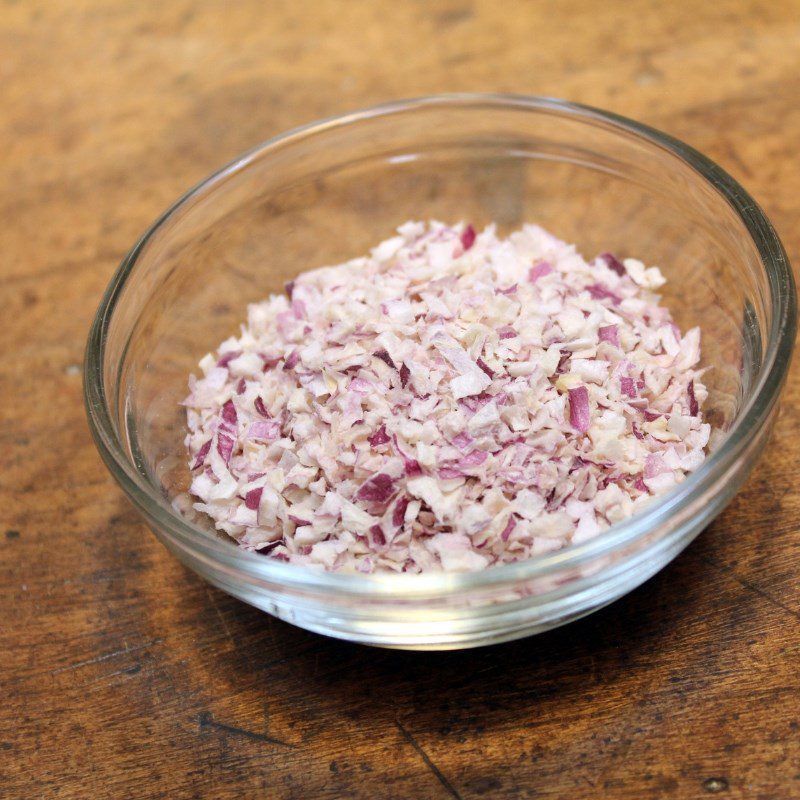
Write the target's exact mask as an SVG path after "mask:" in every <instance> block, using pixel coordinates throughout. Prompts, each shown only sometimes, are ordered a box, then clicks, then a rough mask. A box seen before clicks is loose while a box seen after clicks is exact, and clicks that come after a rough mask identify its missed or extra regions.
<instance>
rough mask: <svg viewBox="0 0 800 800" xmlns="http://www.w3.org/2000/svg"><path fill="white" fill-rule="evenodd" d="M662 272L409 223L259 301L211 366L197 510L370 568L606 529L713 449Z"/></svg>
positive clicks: (195, 385)
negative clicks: (663, 292)
mask: <svg viewBox="0 0 800 800" xmlns="http://www.w3.org/2000/svg"><path fill="white" fill-rule="evenodd" d="M663 283H664V278H663V276H662V275H661V273H660V271H659V270H658V269H657V268H656V267H650V268H646V267H645V265H644V264H642V263H641V262H640V261H637V260H635V259H632V258H626V259H624V260H619V259H618V258H617V257H616V256H614V255H612V254H610V253H604V254H602V255H600V256H598V257H597V258H595V259H594V260H593V261H588V262H587V261H585V260H584V259H583V258H582V257H581V255H580V254H579V253H577V252H576V249H575V247H574V246H572V245H569V244H566V243H565V242H562V241H561V240H559V239H557V238H556V237H554V236H552V235H551V234H549V233H548V232H546V231H545V230H543V229H542V228H540V227H538V226H536V225H525V226H524V227H523V228H522V229H521V230H519V231H517V232H515V233H512V234H511V235H510V236H509V237H508V238H505V239H503V238H499V237H498V236H497V233H496V230H495V226H494V225H489V226H488V227H487V228H486V229H485V230H484V231H482V232H481V233H476V231H475V230H474V229H473V227H472V226H470V225H456V226H448V225H444V224H441V223H438V222H430V223H427V224H426V223H420V222H408V223H406V224H405V225H402V226H401V227H400V228H399V229H398V235H397V236H395V237H393V238H391V239H388V240H386V241H384V242H382V243H381V244H379V245H378V246H377V247H375V248H374V249H373V250H372V251H371V253H370V254H369V255H368V256H365V257H363V258H356V259H354V260H352V261H350V262H348V263H346V264H342V265H339V266H334V267H324V268H320V269H314V270H312V271H309V272H305V273H303V274H301V275H299V276H298V277H297V278H295V280H294V281H292V283H291V284H290V285H288V286H287V288H286V294H285V295H280V296H272V297H269V298H268V299H267V300H266V301H264V302H262V303H257V304H254V305H251V306H250V307H249V311H248V320H247V325H245V326H243V328H242V333H241V336H239V337H238V338H231V339H228V340H227V341H225V342H223V343H222V344H221V345H220V347H219V349H218V351H217V353H216V354H215V355H207V356H206V357H205V358H204V359H203V360H202V361H201V362H200V367H201V369H202V373H203V375H202V377H201V378H195V377H194V376H192V377H191V379H190V390H191V393H190V395H189V397H188V399H187V400H186V406H187V414H188V428H189V434H188V436H187V439H186V445H187V447H188V450H189V455H190V459H189V466H190V469H191V471H192V483H191V489H190V492H191V494H192V495H193V496H194V497H195V498H196V499H197V501H198V502H196V503H195V505H194V508H195V509H196V510H197V511H199V512H202V513H204V514H207V515H208V516H209V517H210V518H211V519H212V520H213V521H214V523H215V524H216V527H217V528H218V529H219V530H221V531H223V532H225V533H226V534H228V535H229V536H231V537H232V538H233V539H235V540H236V541H237V542H238V543H239V544H240V545H241V546H243V547H245V548H247V549H249V550H256V551H258V552H260V553H262V554H265V555H268V556H270V557H271V558H275V559H279V560H281V561H288V562H291V563H293V564H303V565H311V566H316V567H318V568H326V569H330V570H341V571H360V572H363V573H371V572H378V571H387V570H389V571H397V572H425V571H430V570H457V571H463V570H477V569H483V568H484V567H488V566H491V565H493V564H498V563H505V562H512V561H518V560H521V559H526V558H530V557H531V556H535V555H537V554H540V553H545V552H548V551H552V550H556V549H558V548H561V547H564V546H565V545H568V544H577V543H580V542H583V541H586V540H587V539H590V538H591V537H594V536H597V535H598V534H599V533H600V532H601V531H603V530H604V529H606V528H608V527H609V526H610V525H612V524H614V523H616V522H619V521H620V520H623V519H625V518H626V517H628V516H630V515H631V514H633V513H634V512H635V511H637V510H638V509H639V508H641V506H642V504H643V503H646V502H648V501H649V500H650V499H651V498H652V497H653V496H654V495H659V494H662V493H663V492H666V491H668V490H669V489H670V488H671V487H673V486H675V485H676V483H678V482H679V481H681V480H683V479H684V477H685V476H686V474H687V473H688V472H690V471H692V470H694V469H696V468H697V467H698V466H699V465H700V464H701V462H702V461H703V459H704V457H705V448H706V444H707V442H708V438H709V433H710V426H709V425H708V424H706V423H704V422H703V421H702V417H701V412H700V408H701V407H702V404H703V402H704V400H705V399H706V396H707V391H706V388H705V386H704V385H703V383H702V381H701V375H702V372H701V370H699V369H698V366H697V365H698V361H699V358H700V331H699V329H697V328H692V329H691V330H689V331H688V332H687V333H685V334H682V333H681V332H680V330H679V329H678V327H677V326H676V325H675V324H674V322H673V321H672V318H671V316H670V313H669V311H668V310H667V309H666V308H664V307H663V306H661V305H660V304H659V301H660V298H659V296H658V295H657V294H655V290H657V289H658V288H659V287H660V286H661V285H662V284H663Z"/></svg>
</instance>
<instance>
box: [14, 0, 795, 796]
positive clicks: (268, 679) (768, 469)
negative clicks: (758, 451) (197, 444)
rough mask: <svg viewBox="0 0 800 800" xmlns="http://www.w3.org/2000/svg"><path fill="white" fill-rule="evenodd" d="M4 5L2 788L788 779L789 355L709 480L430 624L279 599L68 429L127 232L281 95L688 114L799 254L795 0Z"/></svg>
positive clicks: (266, 127)
mask: <svg viewBox="0 0 800 800" xmlns="http://www.w3.org/2000/svg"><path fill="white" fill-rule="evenodd" d="M599 8H600V6H598V5H597V4H595V3H594V2H589V0H574V1H571V2H556V1H555V0H542V1H541V2H535V3H534V2H531V3H511V2H508V3H502V4H500V3H496V2H494V3H493V2H488V0H480V1H478V0H476V1H475V2H468V0H452V1H445V2H404V3H397V2H394V3H390V2H375V3H367V2H351V3H346V4H343V3H339V2H335V0H319V2H304V3H293V2H288V1H286V2H278V1H275V2H271V3H269V4H266V3H260V2H255V1H254V0H240V2H236V3H221V2H171V3H163V2H155V1H154V0H145V1H143V2H140V3H127V2H121V1H120V2H101V1H100V0H72V1H71V2H64V1H63V0H59V2H36V1H34V0H24V2H23V1H20V2H5V3H2V4H0V11H1V12H2V13H0V87H2V90H1V91H2V97H3V103H2V108H3V113H2V114H0V213H1V214H2V220H3V224H2V225H0V253H2V258H1V260H0V301H1V303H2V322H3V324H2V327H1V328H0V331H1V333H0V335H1V336H2V341H3V353H4V354H5V357H4V358H3V360H2V362H0V393H1V394H0V396H2V398H3V402H2V404H0V604H2V606H1V607H2V609H3V613H2V616H1V617H0V667H2V672H0V683H1V684H2V692H3V702H2V705H1V706H0V797H3V798H31V797H36V798H84V797H109V798H183V797H187V798H188V797H196V798H205V797H213V798H239V797H270V798H287V800H288V799H289V798H297V799H298V800H299V799H300V798H303V799H304V800H305V798H384V797H385V798H462V800H468V798H479V797H499V798H564V797H569V798H583V797H586V798H596V797H602V798H625V799H628V800H643V798H663V797H669V798H701V797H706V796H711V795H719V796H720V797H726V798H747V799H748V800H773V798H790V797H800V676H799V675H798V670H797V663H798V658H800V624H799V623H800V581H798V579H797V575H798V573H799V572H800V536H799V534H798V519H799V518H800V488H798V486H797V481H796V475H797V473H798V466H800V456H799V455H798V445H800V381H799V380H798V379H797V378H796V377H793V378H792V379H791V381H790V384H789V386H788V388H787V392H786V395H785V402H784V406H783V413H782V416H781V417H780V419H779V421H778V424H777V428H776V431H775V436H774V439H773V442H772V444H771V445H770V446H769V448H768V451H767V452H766V454H765V457H764V459H763V460H762V462H761V464H760V466H759V467H758V469H757V470H756V472H755V473H754V475H753V477H752V478H751V479H750V481H749V482H748V483H747V485H746V486H745V488H744V489H743V490H742V492H741V493H740V494H739V495H738V496H737V498H736V499H735V500H734V502H733V503H732V504H731V506H730V507H729V508H728V510H727V511H726V512H725V513H724V514H723V515H722V516H721V517H720V518H719V519H718V520H717V521H716V522H715V523H714V524H713V525H712V526H711V527H710V528H709V529H708V530H707V531H706V532H705V533H704V534H703V536H702V537H701V538H700V539H699V540H698V541H697V542H696V543H695V544H694V545H692V547H691V548H690V549H689V550H688V551H687V552H686V553H685V554H684V555H683V556H681V557H680V558H679V559H678V560H677V561H676V562H675V563H673V564H672V565H671V566H670V567H669V568H668V569H666V570H665V571H664V572H662V573H661V574H660V575H658V576H657V577H656V578H654V579H653V580H651V581H650V582H649V583H648V584H647V585H645V586H644V587H642V588H641V589H639V590H638V591H636V592H634V593H632V594H631V595H629V596H628V597H626V598H624V599H623V600H621V601H620V602H618V603H616V604H615V605H613V606H612V607H610V608H608V609H606V610H604V611H603V612H601V613H599V614H597V615H595V616H593V617H591V618H589V619H586V620H583V621H581V622H578V623H575V624H573V625H570V626H568V627H566V628H564V629H561V630H558V631H554V632H552V633H549V634H546V635H543V636H539V637H536V638H533V639H529V640H526V641H521V642H517V643H513V644H509V645H504V646H499V647H494V648H489V649H484V650H479V651H473V652H465V653H450V654H414V653H395V652H384V651H379V650H371V649H367V648H363V647H357V646H352V645H348V644H345V643H340V642H335V641H330V640H327V639H324V638H321V637H318V636H314V635H312V634H308V633H305V632H303V631H300V630H298V629H295V628H292V627H290V626H288V625H285V624H283V623H280V622H277V621H275V620H272V619H270V618H268V617H266V616H265V615H262V614H260V613H258V612H256V611H255V610H253V609H251V608H249V607H247V606H245V605H243V604H241V603H239V602H237V601H235V600H233V599H231V598H229V597H227V596H226V595H224V594H222V593H220V592H218V591H216V590H213V589H211V588H209V587H207V586H206V585H205V584H203V583H202V582H201V581H200V580H199V579H198V578H196V577H195V576H194V575H192V574H190V573H188V572H186V571H185V570H184V569H183V568H182V567H180V566H179V565H178V563H177V562H175V561H174V560H173V559H172V558H171V557H169V556H168V554H167V553H166V552H165V551H164V550H163V549H162V548H161V547H160V546H159V545H157V543H156V542H155V540H154V539H153V537H152V536H151V535H150V534H149V533H148V532H147V530H146V529H145V528H144V527H143V525H142V524H141V523H140V521H139V519H138V517H137V516H136V514H135V513H134V512H133V510H132V509H131V507H130V506H129V505H128V503H127V502H126V500H125V499H124V497H123V496H122V495H121V493H120V491H119V490H118V489H117V488H116V486H115V485H114V483H113V482H112V480H111V478H110V477H109V476H108V474H107V473H106V471H105V469H104V468H103V466H102V464H101V463H100V460H99V457H98V456H97V454H96V452H95V450H94V448H93V446H92V443H91V440H90V436H89V434H88V431H87V429H86V425H85V423H84V417H83V408H82V400H81V388H80V374H79V372H80V370H79V368H78V364H79V363H80V361H81V357H82V351H83V346H84V340H85V336H86V333H87V328H88V325H89V322H90V319H91V316H92V313H93V311H94V309H95V307H96V305H97V302H98V299H99V296H100V293H101V291H102V289H103V288H104V285H105V284H106V282H107V281H108V279H109V278H110V276H111V274H112V272H113V270H114V269H115V266H116V264H117V262H118V261H119V259H120V258H121V256H122V255H123V254H124V252H125V251H126V250H127V248H128V247H129V246H130V245H131V244H132V242H133V241H134V239H135V238H136V236H137V235H138V234H139V233H141V232H142V231H143V230H144V228H145V227H146V226H147V224H148V223H149V222H150V221H151V220H152V219H153V218H154V217H155V216H156V215H157V214H158V213H159V212H160V211H161V210H162V209H163V208H164V207H165V206H166V205H167V204H168V203H169V202H170V201H171V200H172V199H173V198H174V197H176V196H177V195H178V194H179V193H180V192H181V191H182V190H183V189H185V188H186V187H187V186H189V185H191V184H192V183H194V182H195V181H197V180H198V179H200V178H201V177H203V176H204V175H205V174H206V173H208V172H209V171H210V170H211V169H213V168H215V167H216V166H218V165H220V164H222V163H224V162H225V161H227V160H228V159H230V158H231V157H232V156H234V155H235V154H237V153H238V152H240V151H242V150H244V149H245V148H247V147H249V146H251V145H253V144H254V143H256V142H258V141H260V140H262V139H264V138H266V137H268V136H270V135H271V134H273V133H276V132H278V131H280V130H282V129H285V128H287V127H290V126H293V125H296V124H300V123H303V122H307V121H310V120H312V119H314V118H316V117H319V116H322V115H327V114H331V113H336V112H339V111H341V110H345V109H351V108H356V107H359V106H363V105H366V104H369V103H373V102H377V101H381V100H385V99H387V98H393V97H400V96H410V95H418V94H423V93H431V92H437V91H445V90H448V91H459V90H486V91H516V92H523V93H537V94H546V95H555V96H563V97H567V98H570V99H573V100H578V101H582V102H586V103H591V104H594V105H599V106H603V107H608V108H612V109H614V110H616V111H618V112H620V113H622V114H626V115H629V116H632V117H635V118H638V119H641V120H643V121H646V122H648V123H650V124H653V125H655V126H657V127H660V128H662V129H664V130H667V131H669V132H670V133H672V134H674V135H676V136H678V137H680V138H683V139H685V140H687V141H689V142H690V143H691V144H693V145H695V146H696V147H698V148H699V149H701V150H703V151H704V152H706V153H707V154H709V155H710V156H711V157H712V158H714V159H716V160H717V161H719V162H720V163H721V164H722V165H723V166H724V167H726V168H727V169H728V170H729V171H730V172H731V173H732V174H733V175H734V176H735V177H737V178H739V179H740V180H742V181H743V182H744V184H745V185H746V186H747V187H748V188H749V189H750V190H751V191H752V192H753V194H754V195H755V196H756V197H757V198H758V199H759V201H760V202H761V203H762V204H763V205H764V207H765V209H766V211H767V213H768V214H769V215H770V217H771V218H772V219H773V221H774V222H775V224H776V226H777V228H778V229H779V232H780V233H781V234H782V236H783V238H784V241H785V244H786V245H787V248H788V251H789V254H790V257H791V258H792V259H793V260H794V261H795V262H796V263H800V228H798V226H797V220H798V219H800V161H798V158H797V142H798V135H799V134H800V105H799V104H798V103H797V98H798V97H800V5H798V3H797V2H795V1H794V0H791V1H789V2H735V1H734V0H720V2H716V3H706V4H703V3H690V2H686V0H681V1H680V2H674V3H656V2H649V0H633V1H632V2H630V1H629V2H624V3H623V2H617V1H616V0H614V2H609V3H605V4H603V8H604V10H603V11H599V10H598V9H599Z"/></svg>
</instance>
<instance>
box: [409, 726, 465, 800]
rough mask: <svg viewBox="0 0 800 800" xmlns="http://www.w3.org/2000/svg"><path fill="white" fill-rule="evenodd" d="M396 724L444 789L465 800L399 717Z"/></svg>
mask: <svg viewBox="0 0 800 800" xmlns="http://www.w3.org/2000/svg"><path fill="white" fill-rule="evenodd" d="M394 724H395V725H396V726H397V730H399V731H400V733H402V734H403V738H404V739H405V740H406V741H407V742H408V743H409V744H410V745H411V746H412V747H413V748H414V749H415V750H416V751H417V753H419V756H420V758H421V759H422V760H423V761H424V762H425V764H426V766H427V767H428V769H429V770H430V771H431V772H432V773H433V774H434V775H435V776H436V778H437V780H438V781H439V783H441V784H442V786H444V788H445V789H447V791H448V792H450V794H451V795H452V796H453V797H455V798H456V800H463V799H462V797H461V795H460V794H459V793H458V792H457V791H456V790H455V787H454V786H453V784H452V783H450V781H449V780H447V778H445V776H444V775H442V773H441V771H440V770H439V768H438V767H437V766H436V764H434V763H433V761H431V760H430V758H429V756H428V754H427V753H426V752H425V751H424V750H423V749H422V747H421V746H420V744H419V742H418V741H417V740H416V739H415V738H414V737H413V736H412V735H411V734H410V733H409V732H408V731H407V730H406V729H405V727H404V726H403V723H402V722H400V720H399V719H398V718H397V717H395V720H394Z"/></svg>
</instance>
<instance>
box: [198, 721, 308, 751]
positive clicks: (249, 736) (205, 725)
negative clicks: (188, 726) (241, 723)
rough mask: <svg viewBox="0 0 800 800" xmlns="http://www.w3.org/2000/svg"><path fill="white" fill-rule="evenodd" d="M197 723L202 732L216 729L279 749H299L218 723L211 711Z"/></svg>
mask: <svg viewBox="0 0 800 800" xmlns="http://www.w3.org/2000/svg"><path fill="white" fill-rule="evenodd" d="M197 721H198V723H199V724H200V730H203V729H204V728H214V729H215V730H218V731H222V732H223V733H230V734H232V735H234V736H244V737H245V738H246V739H252V740H253V741H256V742H266V743H267V744H275V745H278V746H279V747H286V748H288V749H289V750H296V749H297V747H296V745H293V744H290V743H289V742H283V741H281V740H280V739H273V738H272V737H271V736H267V735H266V734H264V733H256V732H255V731H246V730H245V729H244V728H237V727H236V726H234V725H226V724H225V723H224V722H217V721H216V720H215V719H214V717H212V716H211V712H210V711H203V712H201V713H200V714H199V716H198V717H197Z"/></svg>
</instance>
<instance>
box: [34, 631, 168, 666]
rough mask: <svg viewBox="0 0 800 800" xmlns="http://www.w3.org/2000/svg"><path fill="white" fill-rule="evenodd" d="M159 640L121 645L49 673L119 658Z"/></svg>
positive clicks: (143, 648) (159, 640)
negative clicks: (109, 651) (111, 651)
mask: <svg viewBox="0 0 800 800" xmlns="http://www.w3.org/2000/svg"><path fill="white" fill-rule="evenodd" d="M159 642H161V639H153V641H151V642H145V643H144V644H138V645H136V646H135V647H123V648H122V649H121V650H115V651H114V652H113V653H104V654H103V655H102V656H96V657H95V658H89V659H87V660H86V661H78V662H76V663H75V664H69V665H68V666H66V667H58V668H57V669H51V670H50V673H49V674H50V675H57V674H58V673H59V672H70V671H71V670H73V669H80V668H81V667H88V666H89V665H91V664H99V663H101V662H102V661H109V660H111V659H112V658H119V656H126V655H128V653H135V652H136V651H137V650H145V649H146V648H148V647H152V646H153V645H156V644H158V643H159Z"/></svg>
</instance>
